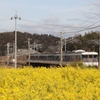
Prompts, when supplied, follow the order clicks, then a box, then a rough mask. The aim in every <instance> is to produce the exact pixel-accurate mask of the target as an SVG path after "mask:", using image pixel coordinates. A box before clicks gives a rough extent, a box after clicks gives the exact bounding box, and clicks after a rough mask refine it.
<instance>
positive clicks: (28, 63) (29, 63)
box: [28, 38, 31, 66]
mask: <svg viewBox="0 0 100 100" xmlns="http://www.w3.org/2000/svg"><path fill="white" fill-rule="evenodd" d="M30 40H31V38H28V51H29V55H28V65H29V66H30Z"/></svg>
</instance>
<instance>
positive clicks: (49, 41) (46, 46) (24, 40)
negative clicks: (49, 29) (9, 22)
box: [0, 32, 60, 56]
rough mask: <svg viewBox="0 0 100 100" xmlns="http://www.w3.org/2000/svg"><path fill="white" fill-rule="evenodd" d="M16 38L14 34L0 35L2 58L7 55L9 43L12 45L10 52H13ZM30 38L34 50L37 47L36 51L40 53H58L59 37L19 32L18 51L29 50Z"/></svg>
mask: <svg viewBox="0 0 100 100" xmlns="http://www.w3.org/2000/svg"><path fill="white" fill-rule="evenodd" d="M14 36H15V34H14V32H4V33H0V56H3V55H6V53H7V43H10V48H11V51H10V52H12V48H13V44H14V41H15V40H14V39H15V38H14ZM28 38H31V41H30V44H31V46H32V45H33V48H34V47H35V48H34V49H37V50H38V51H39V52H53V51H55V52H56V49H55V48H56V47H57V46H58V41H59V40H60V39H59V38H58V37H54V36H52V35H47V34H41V35H39V34H31V33H26V32H24V33H22V32H17V46H18V49H28ZM53 47H55V48H53ZM53 49H55V50H53Z"/></svg>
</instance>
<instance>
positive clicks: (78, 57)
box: [27, 50, 98, 66]
mask: <svg viewBox="0 0 100 100" xmlns="http://www.w3.org/2000/svg"><path fill="white" fill-rule="evenodd" d="M28 61H29V59H28V57H27V62H28ZM77 61H82V62H83V64H84V65H86V66H89V65H90V66H98V53H97V52H86V51H84V50H75V51H73V52H67V53H63V54H62V65H66V64H68V63H71V62H77ZM30 62H31V63H37V64H38V63H41V64H43V63H45V64H57V65H59V64H61V54H59V53H57V54H56V53H55V54H31V55H30Z"/></svg>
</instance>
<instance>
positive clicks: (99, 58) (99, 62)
mask: <svg viewBox="0 0 100 100" xmlns="http://www.w3.org/2000/svg"><path fill="white" fill-rule="evenodd" d="M98 42H99V43H98V45H99V54H98V56H99V57H98V68H100V32H99V41H98Z"/></svg>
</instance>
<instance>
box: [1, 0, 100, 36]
mask: <svg viewBox="0 0 100 100" xmlns="http://www.w3.org/2000/svg"><path fill="white" fill-rule="evenodd" d="M99 5H100V1H99V0H0V32H5V31H14V21H11V20H10V18H11V17H12V16H14V15H15V13H16V11H17V15H18V16H19V17H21V20H20V21H17V30H18V31H22V32H30V33H38V34H41V33H42V34H43V33H45V34H54V33H55V32H60V31H62V30H67V31H72V30H73V29H76V28H77V30H80V29H82V28H84V27H86V25H87V26H89V25H91V24H93V23H95V22H96V21H98V20H99V19H100V16H98V15H99V14H100V13H99ZM86 22H87V23H86ZM84 23H85V24H84ZM98 24H100V23H98Z"/></svg>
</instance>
